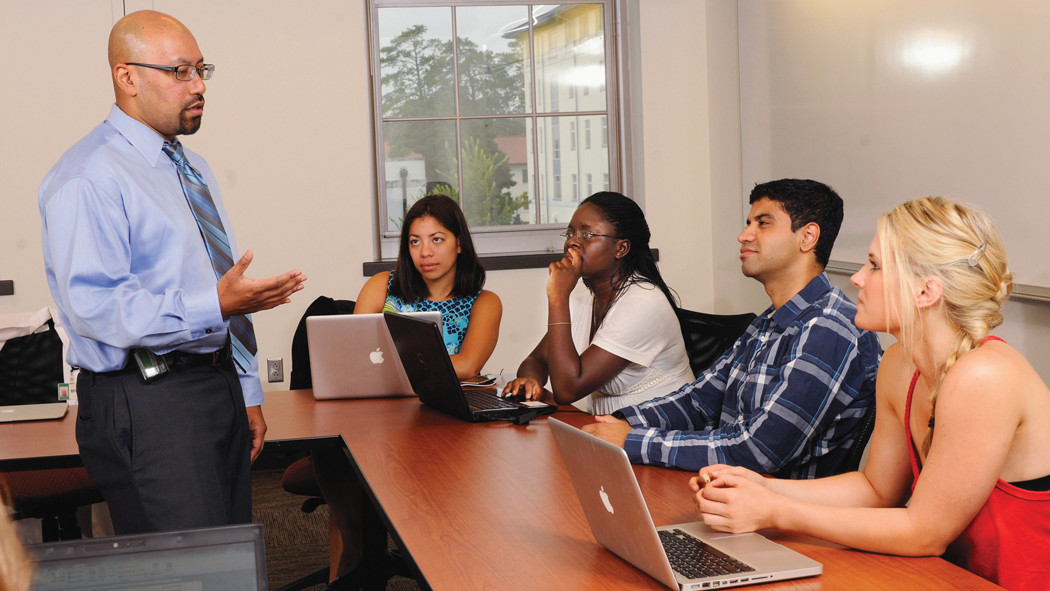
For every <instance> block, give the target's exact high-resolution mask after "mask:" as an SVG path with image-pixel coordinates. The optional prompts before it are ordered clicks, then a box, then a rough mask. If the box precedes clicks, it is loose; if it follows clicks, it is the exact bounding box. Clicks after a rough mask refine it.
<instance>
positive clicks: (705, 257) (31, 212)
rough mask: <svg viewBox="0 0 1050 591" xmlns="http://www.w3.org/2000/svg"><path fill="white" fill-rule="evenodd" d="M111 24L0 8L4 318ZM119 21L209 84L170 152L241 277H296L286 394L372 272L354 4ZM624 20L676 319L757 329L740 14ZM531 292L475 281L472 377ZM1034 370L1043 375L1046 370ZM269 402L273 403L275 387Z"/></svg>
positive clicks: (277, 337)
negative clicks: (245, 253)
mask: <svg viewBox="0 0 1050 591" xmlns="http://www.w3.org/2000/svg"><path fill="white" fill-rule="evenodd" d="M121 5H122V2H121V0H50V1H48V2H36V1H33V0H4V1H3V2H0V54H2V55H5V56H8V57H9V59H10V60H13V61H12V63H11V66H10V70H11V73H10V74H9V75H8V76H7V77H6V78H5V82H4V88H3V92H2V93H0V97H2V98H0V129H2V130H3V132H2V133H3V136H2V137H3V140H2V141H0V279H12V280H14V282H15V295H13V296H4V297H0V313H11V312H20V311H27V310H33V309H36V308H39V307H41V306H44V305H48V304H50V303H51V298H50V294H49V293H48V289H47V284H46V281H45V279H44V272H43V259H42V255H41V251H40V221H39V215H38V212H37V205H36V202H37V197H36V196H37V189H38V186H39V183H40V180H41V179H42V178H43V176H44V174H45V173H46V172H47V170H48V169H49V168H50V167H51V166H52V165H53V164H54V162H55V161H56V160H57V159H58V157H59V156H60V155H61V154H62V152H63V151H64V150H65V149H67V148H68V147H69V146H70V145H72V144H73V143H74V142H75V141H77V140H78V139H79V138H80V137H82V136H83V135H84V134H86V133H87V132H88V131H89V130H90V129H91V128H92V127H94V126H95V125H96V124H98V123H99V122H100V121H101V120H102V119H103V118H104V117H105V115H106V112H107V110H108V108H109V105H110V104H111V102H112V89H111V86H110V82H109V75H108V67H107V64H106V38H107V36H108V33H109V29H110V27H111V26H112V24H113V22H115V20H116V19H117V18H119V17H120V16H121V14H122V12H121V10H122V8H121ZM127 5H128V10H129V11H131V10H136V9H140V8H156V9H158V10H162V11H165V12H169V13H171V14H174V15H175V16H177V17H178V18H179V19H180V20H182V21H183V22H184V23H186V24H187V26H189V27H190V29H191V30H193V31H194V33H195V35H196V36H197V40H198V42H199V45H200V46H201V49H202V51H203V52H204V55H205V58H206V59H207V60H208V61H210V62H214V63H215V64H216V65H217V71H216V75H215V77H214V78H213V79H212V80H211V81H209V83H208V93H207V99H208V106H207V109H206V110H207V113H206V115H205V119H204V124H203V126H202V128H201V131H200V132H198V133H197V134H196V135H195V136H193V137H190V138H185V139H186V142H187V144H188V145H189V146H191V147H192V148H193V149H194V150H195V151H198V152H199V153H201V154H203V155H204V156H205V157H206V158H208V161H209V163H210V164H211V166H212V168H213V169H214V171H215V173H216V176H217V177H218V179H219V182H220V183H221V186H222V191H223V195H224V198H225V201H226V204H227V207H228V209H229V213H230V217H231V218H232V220H233V224H234V230H235V232H236V234H237V239H238V242H239V244H240V245H241V247H242V248H251V249H253V250H254V251H255V253H256V258H255V262H254V263H253V265H252V267H251V268H250V269H249V274H250V275H252V276H255V277H268V276H271V275H275V274H278V273H281V272H283V271H285V270H288V269H291V268H300V269H302V270H303V271H304V272H305V273H306V274H307V275H308V276H309V281H308V282H307V284H306V285H307V287H306V289H305V290H304V291H302V292H300V293H298V294H296V295H295V297H294V298H293V302H292V303H291V304H288V305H285V306H282V307H280V308H277V309H274V310H271V311H267V312H263V313H259V314H256V315H255V322H256V326H257V332H258V336H259V343H260V357H261V358H267V357H283V358H284V359H285V360H286V365H285V372H286V378H287V375H288V372H289V371H290V369H291V368H290V367H289V364H290V350H289V348H290V342H291V336H292V333H293V331H294V329H295V326H296V324H297V322H298V320H299V317H300V316H301V315H302V312H303V310H304V309H305V308H306V306H307V305H309V303H310V302H311V301H312V300H313V299H314V298H316V297H317V296H319V295H328V296H332V297H337V298H346V299H355V298H356V296H357V292H358V291H359V289H360V287H361V285H362V284H363V283H364V280H365V277H363V276H362V273H361V263H362V262H363V261H366V260H371V259H372V257H373V247H372V221H371V210H372V205H371V204H372V194H373V191H374V189H373V180H372V176H373V175H372V156H371V146H372V141H371V134H372V131H371V123H370V121H371V115H370V101H369V87H368V69H367V30H366V26H365V16H366V15H365V7H364V2H363V1H361V0H313V1H310V2H297V3H292V2H288V1H286V0H251V1H248V0H221V1H218V2H209V1H205V0H178V1H176V0H155V1H153V2H142V1H141V0H128V1H127ZM631 8H632V10H631V11H630V13H629V15H627V16H626V17H625V18H627V19H628V21H629V22H628V25H629V26H630V27H632V28H633V30H634V33H635V34H636V36H635V38H634V41H635V43H636V46H637V47H636V53H635V55H633V56H632V64H633V66H632V72H631V76H632V77H631V84H632V87H631V92H632V95H633V98H632V103H631V106H632V109H633V110H634V112H636V113H640V115H641V117H640V120H638V121H636V123H637V124H638V127H637V128H636V129H635V130H634V136H633V139H634V144H635V147H636V150H638V156H639V162H640V163H644V171H639V172H638V173H637V175H636V182H637V185H638V187H637V190H636V193H637V194H639V195H640V196H644V200H645V204H646V211H647V214H646V215H647V218H648V220H649V223H650V226H651V228H652V231H653V236H654V239H653V246H655V247H657V248H659V249H660V255H661V263H660V265H661V268H662V270H663V272H664V274H665V276H666V279H667V281H668V283H669V284H671V286H672V287H673V288H674V289H675V290H676V291H677V292H678V293H679V295H680V296H681V298H682V303H683V305H684V306H685V307H687V308H693V309H699V310H711V311H715V312H719V313H731V312H741V311H749V310H750V311H756V312H757V311H759V310H761V309H762V308H764V307H765V306H766V305H767V304H768V300H767V299H766V297H765V294H764V293H763V292H762V290H761V287H760V286H759V285H758V284H757V283H756V282H754V281H752V280H749V279H746V278H744V277H742V276H741V275H740V267H739V262H738V260H737V248H738V246H737V243H736V240H735V239H736V235H737V233H738V232H739V230H740V228H741V227H742V222H743V219H744V215H745V212H744V211H743V208H742V205H741V199H740V195H741V191H742V189H741V186H740V137H739V89H738V83H737V74H736V62H735V61H736V53H737V52H736V3H735V1H734V0H707V1H706V2H695V1H693V0H645V1H644V2H641V1H637V2H635V3H632V5H631ZM668 56H674V57H673V58H669V57H668ZM274 71H277V72H283V75H279V76H273V75H271V74H270V73H272V72H274ZM668 113H675V114H676V115H675V116H673V117H671V116H668ZM643 172H644V174H642V173H643ZM546 274H547V272H546V270H545V269H531V270H520V271H494V272H490V273H489V282H488V288H489V289H491V290H492V291H494V292H496V293H497V294H499V295H500V297H501V298H502V299H503V303H504V309H505V313H504V318H503V325H502V327H501V331H500V341H499V345H498V347H497V349H496V352H495V353H494V355H493V357H492V359H491V360H490V361H489V363H488V366H487V368H486V369H487V371H493V372H495V371H499V370H500V369H503V370H505V371H506V372H513V371H514V370H515V369H516V368H517V364H518V363H519V362H520V360H521V358H522V357H523V356H524V355H525V354H526V353H527V352H528V351H529V350H531V348H532V347H533V346H534V345H535V343H536V342H537V341H538V340H539V338H540V336H541V335H542V333H543V331H544V329H545V326H544V321H545V310H546V305H545V299H544V282H545V280H546ZM1048 308H1050V307H1046V306H1042V307H1040V306H1038V305H1035V306H1033V305H1029V304H1016V305H1015V304H1011V305H1010V306H1009V307H1008V311H1007V314H1008V315H1010V316H1012V317H1013V318H1015V319H1017V320H1016V322H1017V324H1014V325H1013V326H1014V327H1016V329H1011V330H1012V331H1013V332H1009V333H1006V334H1007V338H1010V339H1011V341H1013V342H1020V343H1025V344H1031V345H1032V346H1033V348H1034V346H1035V345H1036V344H1037V343H1042V342H1046V340H1047V336H1048V334H1050V328H1048V327H1050V309H1048ZM1011 321H1013V320H1011ZM1029 351H1031V349H1029ZM1044 355H1050V353H1044ZM1037 366H1041V367H1043V368H1050V361H1046V362H1043V363H1041V364H1040V363H1037ZM264 387H267V388H269V389H285V388H287V381H285V382H284V383H278V384H264Z"/></svg>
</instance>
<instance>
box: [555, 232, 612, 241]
mask: <svg viewBox="0 0 1050 591" xmlns="http://www.w3.org/2000/svg"><path fill="white" fill-rule="evenodd" d="M558 236H561V237H562V238H564V239H565V241H566V242H568V241H570V240H572V239H573V238H579V239H580V240H582V241H584V242H587V241H588V240H590V239H591V238H594V237H595V236H604V237H605V238H615V239H617V240H619V239H620V237H619V236H613V235H612V234H599V233H597V232H588V231H586V230H580V231H579V232H570V231H569V230H566V231H564V232H562V233H561V234H558Z"/></svg>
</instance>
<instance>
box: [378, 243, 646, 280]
mask: <svg viewBox="0 0 1050 591" xmlns="http://www.w3.org/2000/svg"><path fill="white" fill-rule="evenodd" d="M478 256H479V258H480V259H481V266H483V267H485V270H486V271H507V270H512V269H543V268H546V267H549V266H550V264H551V263H554V262H557V261H559V260H561V258H562V256H563V255H562V253H560V252H519V253H503V254H483V255H478ZM653 258H655V259H656V260H657V261H659V260H660V250H659V249H657V248H654V249H653ZM361 267H362V271H363V273H364V276H365V277H371V276H372V275H375V274H376V273H382V272H383V271H391V270H393V268H394V260H393V259H383V260H379V261H368V262H365V263H362V265H361Z"/></svg>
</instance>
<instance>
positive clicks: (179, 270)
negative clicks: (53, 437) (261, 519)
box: [40, 11, 306, 533]
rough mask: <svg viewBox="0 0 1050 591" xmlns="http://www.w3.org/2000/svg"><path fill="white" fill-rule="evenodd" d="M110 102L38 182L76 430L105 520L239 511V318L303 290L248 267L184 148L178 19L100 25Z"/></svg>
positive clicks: (196, 101) (244, 415) (185, 90)
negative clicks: (75, 374) (75, 401)
mask: <svg viewBox="0 0 1050 591" xmlns="http://www.w3.org/2000/svg"><path fill="white" fill-rule="evenodd" d="M109 66H110V70H111V72H112V75H113V90H114V93H115V95H116V104H115V105H114V106H113V107H112V108H111V109H110V112H109V116H108V117H107V118H106V120H105V121H104V122H102V124H100V125H99V126H98V127H96V128H95V129H94V130H92V131H91V133H89V134H88V135H87V136H86V137H85V138H84V139H82V140H80V141H79V142H77V143H76V144H75V145H74V146H73V147H72V148H70V149H69V150H68V151H67V152H66V153H65V154H64V155H63V156H62V158H61V159H60V160H59V161H58V163H57V164H56V165H55V166H54V168H52V169H51V171H50V172H49V173H48V174H47V176H46V177H45V178H44V182H43V184H42V185H41V186H40V215H41V218H42V220H43V247H44V263H45V266H46V271H47V280H48V284H49V286H50V288H51V294H52V296H53V297H54V298H55V302H56V303H57V304H58V310H59V315H60V318H61V320H62V323H63V324H64V325H65V326H66V327H67V328H68V333H69V341H70V342H69V353H68V361H69V363H70V364H71V365H75V366H79V367H80V368H82V371H81V373H80V377H79V380H78V381H77V390H78V395H79V399H80V410H79V413H78V420H77V443H78V444H79V446H80V457H81V460H82V461H83V462H84V466H85V467H86V468H87V470H88V474H89V475H90V476H91V479H92V481H93V482H94V483H95V485H96V486H97V487H98V488H99V490H101V491H102V495H103V496H104V497H105V499H106V501H107V502H108V503H109V507H110V512H111V515H112V517H113V525H114V528H115V529H116V531H117V533H135V532H144V531H160V530H169V529H182V528H191V527H204V526H212V525H223V524H229V523H246V522H249V521H250V520H251V482H250V474H249V468H250V463H251V461H252V460H254V459H255V457H256V456H257V455H258V454H259V452H260V451H261V450H262V446H263V441H264V436H265V434H266V422H265V421H264V420H263V413H262V407H261V406H260V405H261V404H262V402H263V395H262V384H261V383H260V381H259V375H258V361H257V359H256V342H255V332H254V330H253V327H252V323H251V318H250V316H248V314H250V313H252V312H257V311H260V310H267V309H269V308H273V307H275V306H278V305H280V304H283V303H287V302H288V301H289V300H288V297H289V296H290V295H291V294H293V293H295V292H296V291H299V290H300V289H302V288H303V285H302V284H303V282H304V281H305V280H306V277H305V276H303V274H302V273H300V272H299V271H289V272H287V273H284V274H283V275H280V276H277V277H272V278H270V279H265V280H255V279H250V278H248V277H246V276H245V275H244V273H245V271H246V270H247V268H248V265H249V264H250V263H251V261H252V253H251V251H250V250H249V251H247V252H246V253H245V254H244V256H243V257H241V258H240V260H238V261H236V263H235V262H234V258H233V257H234V253H237V252H238V251H237V246H236V243H235V242H234V240H233V234H232V232H231V230H232V227H231V225H230V221H229V219H228V218H227V216H226V212H225V209H224V207H223V205H222V196H221V195H220V193H219V188H218V183H217V182H216V180H215V176H214V175H213V174H212V171H211V168H209V167H208V164H207V162H205V161H204V159H203V158H201V157H200V156H198V155H197V154H194V153H193V152H190V151H189V150H186V149H185V148H183V146H182V145H181V143H180V142H179V140H178V137H177V136H179V135H189V134H192V133H195V132H196V131H197V129H199V128H200V125H201V116H202V114H203V112H204V92H205V85H204V81H205V80H207V79H208V78H210V77H211V75H212V73H213V72H214V71H215V67H214V66H213V65H211V64H206V63H204V57H203V55H202V54H201V51H200V49H199V48H198V47H197V41H196V40H195V39H194V37H193V35H192V34H191V33H190V31H189V30H188V29H187V28H186V27H185V26H183V24H182V23H180V22H179V21H177V20H175V19H174V18H172V17H170V16H168V15H166V14H161V13H159V12H153V11H141V12H135V13H132V14H129V15H127V16H125V17H124V18H122V19H121V20H120V21H118V22H117V24H116V25H114V27H113V30H112V32H111V33H110V37H109Z"/></svg>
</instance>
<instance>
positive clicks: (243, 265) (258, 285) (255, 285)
mask: <svg viewBox="0 0 1050 591" xmlns="http://www.w3.org/2000/svg"><path fill="white" fill-rule="evenodd" d="M252 257H253V255H252V251H250V250H249V251H246V252H245V253H244V256H242V257H241V259H240V260H239V261H237V262H236V263H235V264H234V265H233V266H232V267H230V270H229V271H227V272H226V274H225V275H223V276H222V277H221V278H220V279H219V284H218V292H219V308H220V309H221V310H222V317H223V318H229V317H230V316H236V315H239V314H251V313H253V312H258V311H260V310H269V309H270V308H274V307H276V306H280V305H281V304H287V303H288V302H290V301H291V300H290V299H288V298H289V296H291V295H292V294H293V293H295V292H297V291H299V290H301V289H302V288H303V282H305V281H306V276H305V275H303V273H302V272H301V271H288V272H287V273H284V274H283V275H278V276H276V277H271V278H269V279H251V278H250V277H245V276H244V272H245V271H246V270H247V269H248V265H250V264H251V262H252Z"/></svg>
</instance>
